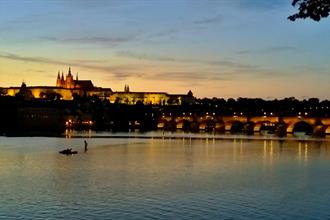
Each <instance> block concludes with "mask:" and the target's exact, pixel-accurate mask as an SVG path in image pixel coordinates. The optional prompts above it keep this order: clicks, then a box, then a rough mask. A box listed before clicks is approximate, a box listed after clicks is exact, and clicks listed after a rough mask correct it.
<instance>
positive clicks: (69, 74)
mask: <svg viewBox="0 0 330 220" xmlns="http://www.w3.org/2000/svg"><path fill="white" fill-rule="evenodd" d="M68 76H71V66H69V73H68Z"/></svg>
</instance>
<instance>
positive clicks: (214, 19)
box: [193, 15, 222, 25]
mask: <svg viewBox="0 0 330 220" xmlns="http://www.w3.org/2000/svg"><path fill="white" fill-rule="evenodd" d="M221 21H222V16H221V15H216V16H214V17H209V18H204V19H201V20H196V21H194V22H193V24H198V25H201V24H214V23H219V22H221Z"/></svg>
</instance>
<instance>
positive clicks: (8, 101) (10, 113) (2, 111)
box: [0, 96, 330, 135]
mask: <svg viewBox="0 0 330 220" xmlns="http://www.w3.org/2000/svg"><path fill="white" fill-rule="evenodd" d="M187 114H190V115H195V116H199V115H206V114H212V115H216V116H231V115H244V116H261V115H274V116H297V115H304V116H307V115H308V116H310V117H329V116H330V101H328V100H323V101H320V100H319V99H317V98H311V99H308V100H297V99H295V98H293V97H291V98H285V99H281V100H263V99H258V98H257V99H251V98H238V99H232V98H230V99H227V100H226V99H222V98H212V99H208V98H204V99H196V100H195V103H193V104H192V103H190V104H182V105H178V106H169V105H143V104H142V103H137V104H136V105H125V104H118V103H116V104H114V103H110V102H109V100H106V99H104V100H101V99H99V98H98V97H78V96H77V97H75V98H74V100H72V101H64V100H59V99H56V100H53V99H29V100H26V99H24V98H23V97H9V96H0V122H1V123H0V132H1V134H6V135H38V134H39V133H40V134H46V135H50V134H52V135H58V134H61V133H63V131H64V130H65V129H66V128H67V127H68V126H71V125H72V126H73V128H74V129H85V128H86V127H88V128H89V129H94V130H109V131H129V130H130V129H134V128H135V127H137V128H138V129H139V130H141V131H149V130H154V129H157V124H158V122H159V120H160V119H161V118H162V117H164V116H179V115H187ZM88 122H90V123H88ZM70 123H72V124H70Z"/></svg>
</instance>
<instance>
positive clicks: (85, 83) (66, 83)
mask: <svg viewBox="0 0 330 220" xmlns="http://www.w3.org/2000/svg"><path fill="white" fill-rule="evenodd" d="M56 87H62V88H66V89H83V90H93V89H94V85H93V83H92V81H91V80H79V79H78V73H77V74H76V80H74V79H73V75H72V74H71V68H70V67H69V71H68V75H66V78H65V80H64V74H63V71H62V75H61V76H60V71H58V73H57V80H56Z"/></svg>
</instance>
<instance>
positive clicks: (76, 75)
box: [76, 73, 78, 81]
mask: <svg viewBox="0 0 330 220" xmlns="http://www.w3.org/2000/svg"><path fill="white" fill-rule="evenodd" d="M76 80H77V81H78V73H77V74H76Z"/></svg>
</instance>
